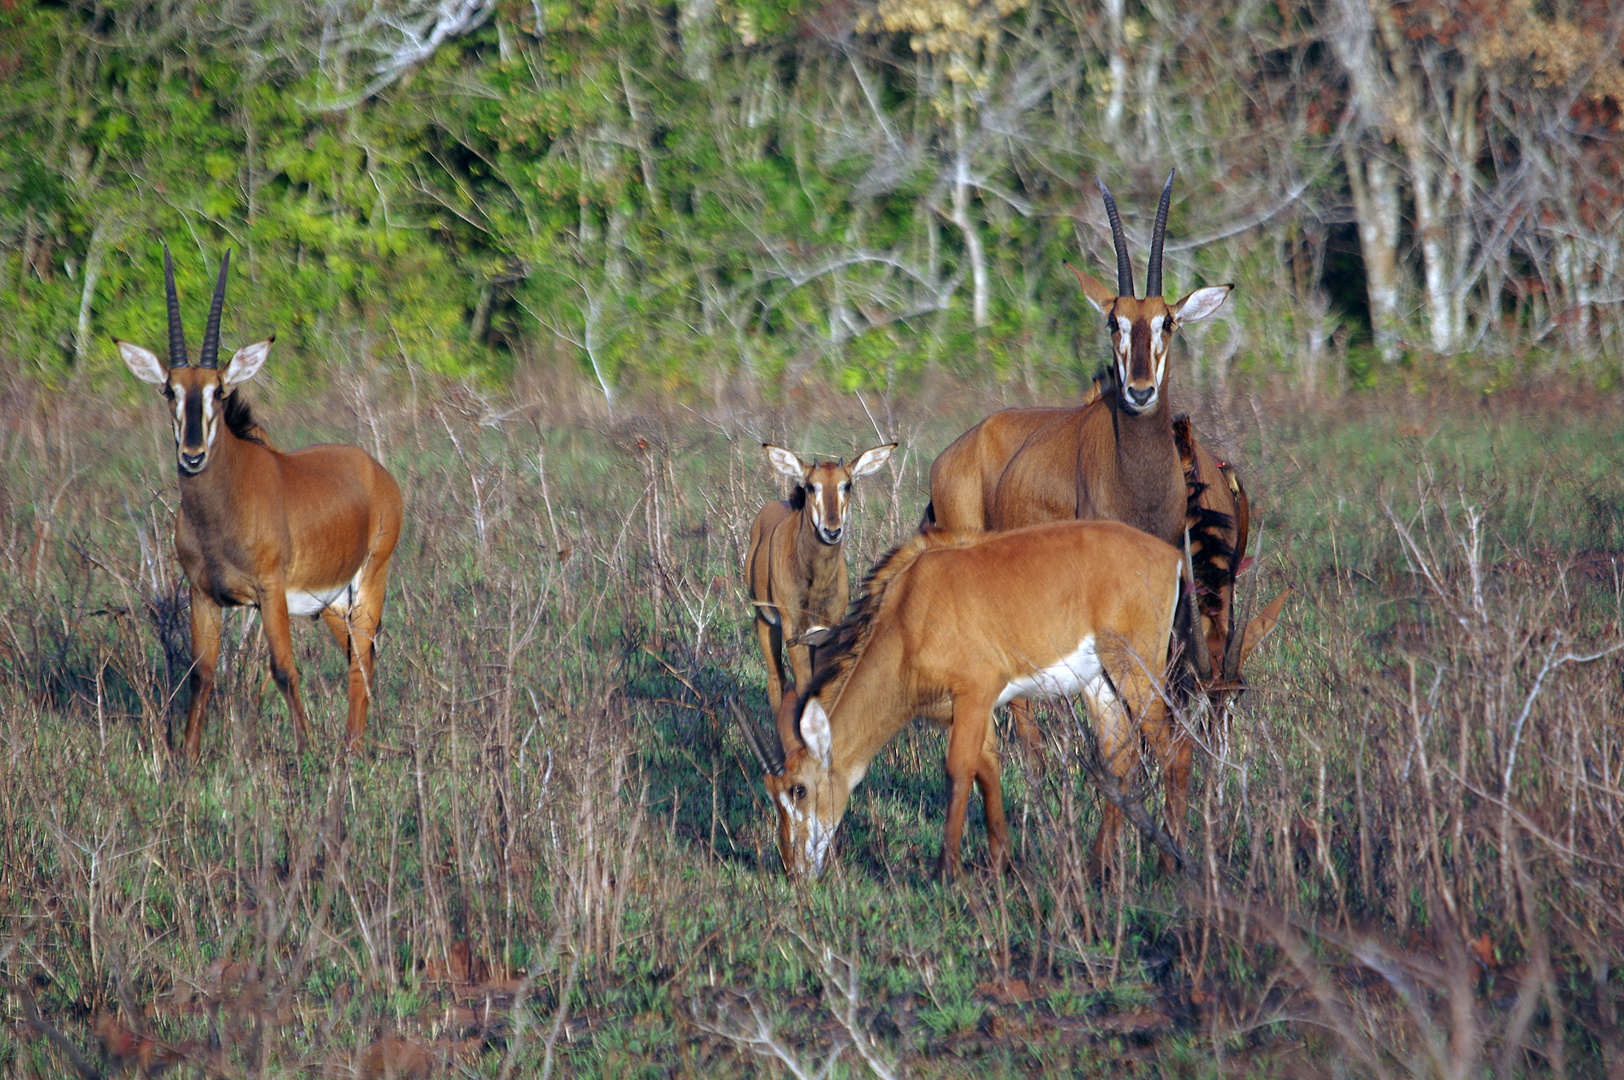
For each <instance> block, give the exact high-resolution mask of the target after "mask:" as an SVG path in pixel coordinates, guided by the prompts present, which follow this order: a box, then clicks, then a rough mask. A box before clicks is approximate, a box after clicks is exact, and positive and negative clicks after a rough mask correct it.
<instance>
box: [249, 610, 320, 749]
mask: <svg viewBox="0 0 1624 1080" xmlns="http://www.w3.org/2000/svg"><path fill="white" fill-rule="evenodd" d="M259 618H260V622H261V624H262V625H263V626H264V627H265V643H266V645H268V646H269V647H270V651H271V678H273V679H275V680H276V686H277V689H279V690H281V691H282V696H283V697H284V698H286V699H287V703H288V710H289V711H290V712H291V713H293V735H294V738H295V739H296V740H297V741H298V744H299V749H300V750H301V751H303V750H304V749H305V748H306V747H308V746H309V745H310V725H309V723H307V722H306V720H305V711H304V706H303V705H302V704H301V703H300V702H299V672H298V670H297V669H296V668H295V667H294V665H293V631H292V627H291V626H290V625H289V623H288V594H287V590H286V589H285V588H284V587H283V585H282V582H281V581H280V580H278V581H274V582H272V583H271V585H270V587H269V588H267V589H265V590H263V591H262V592H261V593H260V597H259Z"/></svg>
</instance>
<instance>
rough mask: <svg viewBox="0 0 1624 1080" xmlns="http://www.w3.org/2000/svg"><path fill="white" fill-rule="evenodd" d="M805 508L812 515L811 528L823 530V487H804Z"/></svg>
mask: <svg viewBox="0 0 1624 1080" xmlns="http://www.w3.org/2000/svg"><path fill="white" fill-rule="evenodd" d="M806 508H807V511H808V512H809V513H810V514H811V515H812V527H813V528H815V529H821V528H823V485H822V484H808V485H806Z"/></svg>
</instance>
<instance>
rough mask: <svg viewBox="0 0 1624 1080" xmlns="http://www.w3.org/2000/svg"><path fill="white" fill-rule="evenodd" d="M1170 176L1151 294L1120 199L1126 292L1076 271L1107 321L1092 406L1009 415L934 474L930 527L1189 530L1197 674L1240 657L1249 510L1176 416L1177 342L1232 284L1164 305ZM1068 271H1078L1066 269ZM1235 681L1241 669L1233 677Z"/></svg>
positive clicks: (992, 419) (941, 460)
mask: <svg viewBox="0 0 1624 1080" xmlns="http://www.w3.org/2000/svg"><path fill="white" fill-rule="evenodd" d="M1172 191H1173V173H1172V172H1169V173H1168V174H1167V182H1166V183H1165V184H1164V185H1163V187H1162V194H1161V201H1160V203H1159V204H1158V206H1157V209H1156V221H1155V225H1154V227H1153V229H1152V232H1151V238H1150V260H1149V264H1148V267H1147V282H1146V287H1145V292H1146V296H1145V298H1144V299H1142V300H1141V299H1138V298H1136V297H1135V295H1134V285H1133V265H1132V262H1131V261H1130V259H1129V256H1128V246H1127V240H1126V238H1125V236H1124V233H1123V229H1122V219H1121V217H1120V216H1119V214H1118V213H1117V207H1116V202H1115V200H1114V199H1113V198H1112V197H1111V192H1110V190H1109V189H1108V188H1106V186H1105V184H1104V182H1103V181H1102V182H1100V194H1101V196H1102V197H1103V199H1104V201H1105V211H1106V216H1107V218H1109V220H1110V223H1111V238H1112V242H1113V244H1114V245H1115V247H1116V256H1117V288H1116V292H1115V293H1113V292H1112V291H1111V290H1110V289H1109V288H1108V287H1106V286H1105V285H1104V284H1103V283H1101V282H1100V281H1098V280H1096V279H1095V278H1093V277H1092V276H1090V275H1088V274H1086V273H1084V272H1083V271H1082V270H1079V269H1077V268H1076V267H1072V268H1071V269H1072V272H1073V273H1074V274H1076V275H1077V280H1078V282H1079V284H1080V285H1081V286H1082V290H1083V295H1084V296H1085V297H1087V299H1088V301H1089V303H1091V304H1092V305H1093V306H1094V307H1095V308H1096V309H1098V310H1099V311H1100V312H1101V313H1102V314H1104V315H1105V317H1106V323H1107V327H1108V329H1109V330H1110V334H1111V348H1112V364H1111V366H1110V368H1109V369H1108V372H1107V374H1106V376H1105V377H1104V378H1103V379H1101V380H1100V381H1098V382H1097V383H1096V385H1095V388H1094V391H1093V392H1092V393H1091V394H1090V395H1089V396H1088V397H1087V398H1086V399H1085V400H1084V402H1083V403H1082V404H1081V405H1078V406H1073V407H1038V408H1024V409H1004V410H1002V411H1000V412H996V413H993V414H992V415H991V416H988V417H987V418H986V419H984V420H982V421H981V422H980V423H979V424H977V425H975V426H974V427H972V428H971V429H970V430H969V431H967V432H965V433H964V434H963V435H961V436H959V438H958V439H956V440H955V441H954V442H953V443H952V444H951V445H950V446H948V448H947V449H945V450H943V451H942V453H941V454H940V455H939V456H938V457H937V458H936V461H935V462H934V463H933V464H932V465H931V470H930V496H931V498H930V504H929V506H928V507H927V508H926V510H925V523H926V524H936V525H940V526H941V527H943V528H946V529H951V530H955V531H965V530H978V529H984V530H988V531H1001V530H1005V529H1017V528H1021V527H1022V526H1026V525H1035V524H1037V523H1039V522H1044V521H1062V520H1066V519H1070V518H1078V519H1085V520H1087V519H1104V520H1111V521H1122V522H1126V523H1127V524H1129V525H1133V526H1135V527H1136V528H1139V529H1143V530H1144V531H1146V532H1148V533H1150V534H1151V535H1152V536H1156V537H1159V538H1161V539H1163V540H1166V541H1167V542H1169V543H1171V544H1174V545H1182V544H1183V543H1184V538H1185V534H1186V532H1188V533H1189V537H1190V544H1191V547H1192V549H1193V551H1192V555H1193V561H1194V563H1195V567H1194V569H1195V575H1196V580H1197V582H1198V583H1199V584H1200V586H1201V588H1200V590H1199V597H1200V599H1199V603H1200V606H1201V613H1202V618H1203V623H1204V628H1205V633H1204V635H1203V636H1204V637H1205V638H1206V640H1207V643H1208V650H1207V654H1206V656H1205V657H1197V658H1196V659H1197V670H1198V671H1200V672H1202V677H1203V678H1204V679H1205V678H1208V677H1209V676H1210V670H1211V667H1212V666H1213V665H1214V664H1218V663H1221V662H1222V661H1223V658H1224V657H1225V656H1226V655H1227V656H1229V658H1230V659H1231V660H1233V659H1234V658H1235V656H1236V654H1235V652H1234V651H1233V650H1231V649H1229V648H1228V644H1229V638H1230V637H1231V636H1232V635H1231V633H1230V630H1231V626H1232V623H1233V620H1234V613H1233V611H1232V600H1233V593H1234V581H1235V574H1236V571H1237V570H1238V569H1239V567H1240V562H1241V559H1242V558H1243V557H1244V555H1245V552H1246V539H1247V531H1248V521H1247V515H1248V506H1247V502H1246V495H1245V492H1244V490H1242V488H1241V486H1240V481H1239V478H1238V477H1236V476H1235V473H1234V470H1232V469H1228V468H1227V467H1225V466H1223V465H1222V464H1221V463H1220V462H1219V461H1218V460H1217V459H1216V458H1215V457H1214V456H1213V455H1212V454H1211V452H1210V451H1208V450H1207V449H1206V448H1205V447H1203V446H1202V445H1201V444H1200V443H1199V442H1198V441H1197V440H1196V439H1195V436H1194V434H1193V433H1192V432H1191V431H1190V428H1189V421H1188V418H1186V417H1179V418H1176V419H1175V417H1174V415H1173V410H1172V404H1171V402H1170V400H1169V392H1168V383H1169V372H1168V362H1167V354H1168V346H1169V343H1170V341H1171V339H1172V336H1173V333H1174V332H1175V331H1176V330H1177V329H1178V328H1179V327H1180V326H1181V325H1183V324H1184V323H1190V322H1196V321H1198V320H1200V319H1205V318H1207V317H1208V316H1210V315H1212V314H1213V313H1215V312H1216V311H1217V310H1218V309H1219V307H1221V306H1222V305H1223V302H1224V300H1225V299H1226V298H1227V297H1228V296H1229V293H1230V291H1231V290H1232V289H1233V288H1234V286H1233V285H1214V286H1209V287H1206V288H1202V289H1196V290H1195V291H1194V292H1192V293H1190V294H1189V295H1188V296H1186V297H1185V298H1184V299H1182V300H1180V301H1178V302H1177V303H1175V304H1168V303H1167V302H1166V301H1165V300H1164V299H1163V298H1162V295H1161V293H1162V246H1163V242H1164V240H1165V238H1166V235H1167V213H1168V206H1169V203H1170V200H1171V198H1172ZM1068 265H1069V264H1068ZM1236 677H1237V678H1238V673H1237V675H1236Z"/></svg>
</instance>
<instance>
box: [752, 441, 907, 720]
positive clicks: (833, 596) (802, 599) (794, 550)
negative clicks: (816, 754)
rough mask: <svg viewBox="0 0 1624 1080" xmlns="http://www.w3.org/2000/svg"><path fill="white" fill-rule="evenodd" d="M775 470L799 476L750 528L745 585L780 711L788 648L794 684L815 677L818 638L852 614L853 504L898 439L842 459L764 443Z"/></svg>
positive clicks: (769, 688) (770, 688)
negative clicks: (815, 457)
mask: <svg viewBox="0 0 1624 1080" xmlns="http://www.w3.org/2000/svg"><path fill="white" fill-rule="evenodd" d="M762 445H763V447H764V448H765V449H766V451H767V458H768V460H770V461H771V462H772V464H773V468H774V469H776V470H777V471H778V472H779V473H781V474H783V475H784V476H787V477H789V478H790V479H791V480H793V481H795V490H794V491H793V492H791V494H790V497H789V498H787V499H781V500H778V501H776V502H770V503H768V504H767V505H766V506H763V507H762V508H761V511H760V512H759V513H758V514H756V520H755V522H754V524H752V525H751V526H750V547H749V550H748V551H747V552H746V554H745V557H744V577H745V584H746V585H747V587H748V588H749V590H750V600H751V602H752V604H753V606H754V608H755V627H756V638H757V640H758V641H759V642H760V643H761V652H762V656H763V657H764V658H765V659H766V661H767V697H768V699H769V700H770V701H771V702H772V707H773V709H774V711H776V710H777V709H778V706H779V703H780V702H781V701H782V699H783V696H784V660H783V651H784V649H785V648H787V649H788V651H789V662H790V668H791V670H792V671H793V672H794V675H795V685H796V686H797V687H805V686H806V684H807V680H808V679H810V678H811V675H812V667H813V664H812V654H813V650H814V649H815V648H816V647H817V642H818V641H820V640H822V639H823V637H824V636H826V635H827V633H828V632H829V631H831V630H832V629H833V628H834V627H835V625H836V624H838V623H839V622H840V620H841V618H842V617H844V616H845V614H846V604H847V602H848V600H849V596H848V595H847V593H848V589H849V586H848V584H847V581H848V579H847V575H846V560H845V557H844V556H843V555H842V554H841V550H840V546H841V541H842V540H843V539H844V538H845V535H846V520H847V519H846V510H847V506H848V505H849V500H850V498H851V489H852V484H853V483H854V482H855V481H856V480H858V479H859V478H861V477H864V476H867V475H869V474H870V473H872V472H875V471H877V470H878V469H879V468H880V467H881V466H883V465H884V464H885V463H886V462H887V461H890V460H891V451H893V450H895V449H896V448H897V444H896V443H886V444H885V445H883V446H875V447H872V448H871V449H868V450H864V451H863V452H862V453H861V454H859V455H857V459H856V460H855V461H853V462H852V463H851V465H850V466H847V465H846V464H845V462H844V460H841V461H814V462H812V463H810V464H809V463H807V462H805V461H802V460H801V459H800V458H799V457H797V456H796V455H795V454H794V453H792V452H791V451H789V450H785V449H784V448H783V447H781V446H773V445H771V444H770V443H763V444H762Z"/></svg>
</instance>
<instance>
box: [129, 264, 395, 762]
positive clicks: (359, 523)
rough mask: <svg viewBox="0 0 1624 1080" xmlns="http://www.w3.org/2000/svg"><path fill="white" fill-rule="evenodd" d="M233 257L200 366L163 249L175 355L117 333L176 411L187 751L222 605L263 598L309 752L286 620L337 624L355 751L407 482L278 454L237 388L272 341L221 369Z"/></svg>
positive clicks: (269, 637) (334, 458) (340, 450)
mask: <svg viewBox="0 0 1624 1080" xmlns="http://www.w3.org/2000/svg"><path fill="white" fill-rule="evenodd" d="M230 263H231V253H230V252H229V251H228V252H226V256H225V258H224V259H222V260H221V261H220V278H219V281H218V282H217V283H216V285H215V288H214V299H213V303H212V304H211V306H210V308H209V321H208V325H207V327H206V328H205V329H204V331H203V344H202V348H201V349H200V350H199V355H198V362H197V364H196V365H195V366H194V365H191V364H189V363H188V362H187V357H186V338H185V335H184V333H183V332H182V330H181V318H180V300H179V298H178V297H177V296H176V294H175V271H174V266H173V264H172V263H171V261H170V258H169V248H168V246H167V245H166V246H165V247H164V286H165V289H166V293H167V297H168V303H169V364H168V365H167V366H165V365H164V364H162V363H160V362H159V360H158V357H157V356H156V355H154V354H153V353H152V352H151V350H148V349H144V348H142V347H141V346H139V345H132V344H131V343H129V342H127V341H118V340H117V339H114V340H115V343H116V344H117V345H118V350H119V355H120V356H122V357H123V359H124V363H125V364H127V365H128V366H129V369H130V371H131V372H133V373H134V374H135V377H136V378H138V379H140V380H142V381H143V382H148V383H152V384H154V385H156V386H160V387H162V388H163V394H164V397H165V398H166V399H167V400H168V402H169V406H170V410H171V412H172V415H171V421H172V422H173V424H174V430H175V458H176V462H177V465H178V467H179V473H180V514H179V515H178V516H177V518H176V520H175V550H176V553H177V554H178V556H179V558H180V565H181V568H182V569H183V570H184V571H185V573H186V579H187V581H188V582H189V583H190V585H191V600H192V603H191V609H192V610H191V621H192V656H193V666H192V679H191V681H192V704H191V708H190V710H189V711H188V712H187V714H186V735H185V741H184V743H183V744H182V745H183V749H184V752H185V755H186V758H187V760H188V761H194V762H195V761H196V760H197V758H198V753H199V750H200V748H201V745H202V739H203V720H204V712H205V709H206V708H207V706H208V702H209V694H210V692H211V691H212V690H213V689H214V674H215V664H216V662H217V661H218V659H219V656H220V631H221V622H222V611H221V609H222V608H224V607H236V606H245V605H247V606H253V607H257V608H259V612H260V618H261V620H262V621H263V624H264V627H265V640H266V642H267V644H268V645H269V647H270V653H271V675H272V677H273V678H274V679H275V680H276V685H277V687H278V688H279V689H280V690H281V691H282V696H283V697H285V698H286V699H287V703H288V708H289V710H290V711H291V712H292V713H293V730H294V733H295V735H296V736H297V737H298V742H299V748H300V749H301V750H302V749H304V748H305V747H306V746H307V745H308V743H309V724H308V723H307V722H306V720H305V711H304V706H303V705H302V704H300V701H299V676H298V672H297V671H296V670H295V669H294V666H293V641H292V636H291V633H290V630H289V625H288V621H289V618H290V616H293V615H304V616H311V617H314V616H316V615H320V616H321V617H322V619H323V620H324V621H325V622H326V623H327V627H328V629H329V630H331V631H332V633H333V636H334V637H335V638H336V639H337V640H338V643H339V644H340V645H341V646H343V647H344V649H345V650H346V652H347V653H348V655H349V662H350V674H349V723H348V727H347V746H348V748H349V749H350V750H351V751H357V750H359V749H360V747H361V738H362V735H363V734H364V733H365V731H366V723H367V703H368V701H369V699H370V698H371V693H372V668H373V648H374V641H375V639H376V637H377V632H378V624H379V622H380V620H381V619H382V617H383V599H384V589H385V586H386V584H387V582H388V579H389V558H390V556H391V555H392V554H393V553H394V550H395V541H396V540H397V539H399V537H400V522H401V499H400V488H399V486H398V485H396V483H395V480H394V478H393V477H391V476H390V475H389V473H388V472H387V471H386V470H385V469H384V467H383V466H382V465H380V464H378V462H376V461H374V460H373V459H372V457H371V456H369V455H368V454H367V453H365V452H364V451H362V450H361V449H359V448H358V447H354V446H339V445H321V446H310V447H306V448H305V449H303V450H296V451H293V452H292V453H282V452H281V451H279V450H276V449H274V448H272V447H271V446H269V445H268V444H267V443H266V442H265V440H264V434H263V432H262V431H261V430H260V429H259V427H258V426H257V425H256V424H255V423H254V421H253V417H252V415H251V414H250V412H249V409H248V406H247V405H245V404H244V403H243V402H242V401H241V400H240V399H239V398H238V397H237V395H236V389H237V387H239V386H240V385H242V384H243V383H245V382H247V381H248V380H249V379H251V378H253V377H254V376H255V375H256V374H258V372H259V369H260V368H261V367H262V366H263V365H264V363H265V360H266V358H267V357H268V356H269V355H270V348H271V342H272V341H273V340H275V339H274V337H272V338H267V339H265V340H264V341H259V342H255V343H254V344H252V345H245V346H243V347H242V348H240V349H238V350H237V351H236V353H234V354H233V355H232V357H231V361H230V363H228V364H227V365H226V367H225V370H223V371H222V370H220V368H219V364H218V356H219V348H220V309H221V308H222V306H223V305H224V303H225V291H226V269H227V267H228V266H229V265H230Z"/></svg>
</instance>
